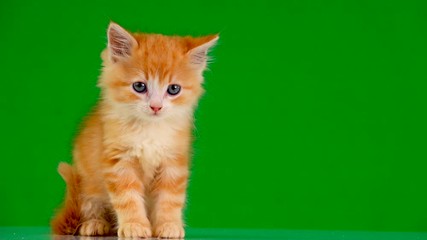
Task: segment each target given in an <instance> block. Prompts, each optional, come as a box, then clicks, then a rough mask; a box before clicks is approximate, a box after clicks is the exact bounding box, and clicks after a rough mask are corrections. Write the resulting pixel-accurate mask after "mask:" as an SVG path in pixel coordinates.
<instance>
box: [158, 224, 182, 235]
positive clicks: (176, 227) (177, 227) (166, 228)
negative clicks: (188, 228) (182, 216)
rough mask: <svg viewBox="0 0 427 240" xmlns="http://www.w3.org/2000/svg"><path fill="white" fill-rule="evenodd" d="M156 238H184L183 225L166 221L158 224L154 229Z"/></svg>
mask: <svg viewBox="0 0 427 240" xmlns="http://www.w3.org/2000/svg"><path fill="white" fill-rule="evenodd" d="M154 235H155V236H156V237H158V238H184V236H185V232H184V227H183V226H182V224H180V223H175V222H167V223H163V224H161V225H159V226H158V227H156V228H155V230H154Z"/></svg>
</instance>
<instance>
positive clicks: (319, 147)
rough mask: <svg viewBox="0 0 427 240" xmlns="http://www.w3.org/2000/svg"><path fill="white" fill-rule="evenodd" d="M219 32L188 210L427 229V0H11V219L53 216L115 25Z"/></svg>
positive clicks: (7, 142)
mask: <svg viewBox="0 0 427 240" xmlns="http://www.w3.org/2000/svg"><path fill="white" fill-rule="evenodd" d="M109 20H114V21H116V22H118V23H119V24H121V25H122V26H124V27H125V28H127V29H129V30H131V31H145V32H160V33H164V34H182V35H185V34H191V35H203V34H209V33H216V32H220V34H221V38H220V42H219V44H218V45H217V47H216V48H215V50H214V51H213V56H214V62H213V63H212V64H211V65H210V71H208V72H206V74H205V76H206V85H205V86H206V89H207V92H206V94H205V95H204V97H203V99H202V100H201V102H200V105H199V109H198V110H197V114H196V115H197V122H196V125H197V130H196V138H197V140H196V142H195V144H194V147H195V151H194V152H195V154H194V161H193V166H192V178H191V184H190V187H189V197H188V206H187V209H186V219H187V224H188V226H190V227H203V228H267V229H268V228H286V229H344V230H374V231H427V189H426V188H427V175H426V169H427V163H426V160H427V151H426V147H427V146H426V145H427V144H426V143H427V141H426V140H427V139H426V138H427V129H426V125H427V118H426V103H427V84H426V80H427V77H426V76H427V70H426V69H427V68H426V64H427V59H426V57H427V47H426V45H427V33H426V32H427V31H426V30H427V28H426V27H427V5H426V2H425V1H391V0H389V1H385V0H384V1H368V0H364V1H360V0H359V1H356V0H354V1H353V0H352V1H344V0H343V1H315V0H302V1H266V0H263V1H259V0H257V1H224V0H221V1H220V0H217V1H186V2H180V1H162V2H156V1H1V3H0V26H1V29H0V49H1V53H0V78H1V79H0V84H1V87H0V109H1V118H0V134H1V145H0V146H1V155H0V156H1V167H0V169H1V170H0V173H1V174H0V189H1V193H0V196H1V197H0V213H1V218H0V225H18V226H26V225H47V224H48V222H49V220H50V218H51V216H52V214H53V211H54V209H55V208H56V207H57V206H58V205H59V204H60V202H61V199H62V197H63V192H64V187H65V186H64V183H63V181H62V180H61V178H60V177H59V175H58V174H57V173H56V167H57V164H58V162H59V161H70V160H71V149H72V140H73V137H74V136H75V134H76V131H77V129H78V126H79V123H80V122H81V120H82V118H83V117H84V116H85V114H86V113H87V112H88V111H89V110H90V109H91V106H93V105H94V104H95V102H96V100H97V99H98V97H99V89H98V88H97V87H96V86H95V85H96V81H97V76H98V74H99V70H100V63H101V61H100V57H99V56H100V52H101V50H102V49H103V48H104V47H105V43H106V36H105V31H106V27H107V25H108V22H109Z"/></svg>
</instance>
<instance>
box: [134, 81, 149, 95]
mask: <svg viewBox="0 0 427 240" xmlns="http://www.w3.org/2000/svg"><path fill="white" fill-rule="evenodd" d="M132 87H133V89H134V90H135V91H136V92H138V93H145V92H146V91H147V85H145V83H143V82H134V83H133V84H132Z"/></svg>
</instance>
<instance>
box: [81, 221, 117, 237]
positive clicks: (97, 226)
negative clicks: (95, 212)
mask: <svg viewBox="0 0 427 240" xmlns="http://www.w3.org/2000/svg"><path fill="white" fill-rule="evenodd" d="M79 233H80V235H83V236H102V235H108V234H109V233H110V224H109V223H108V222H107V221H105V220H100V219H91V220H88V221H86V222H84V223H83V224H82V225H81V226H80V230H79Z"/></svg>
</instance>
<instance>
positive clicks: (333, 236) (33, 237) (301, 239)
mask: <svg viewBox="0 0 427 240" xmlns="http://www.w3.org/2000/svg"><path fill="white" fill-rule="evenodd" d="M49 232H50V230H49V228H47V227H0V240H24V239H28V240H42V239H52V240H114V239H118V238H117V237H77V236H52V235H50V234H49ZM185 239H188V240H190V239H193V240H196V239H197V240H199V239H200V240H201V239H204V240H214V239H221V240H225V239H238V240H243V239H253V240H257V239H267V240H274V239H284V240H338V239H339V240H382V239H384V240H422V239H427V233H426V232H364V231H315V230H252V229H251V230H249V229H191V228H189V229H187V237H186V238H185Z"/></svg>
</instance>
